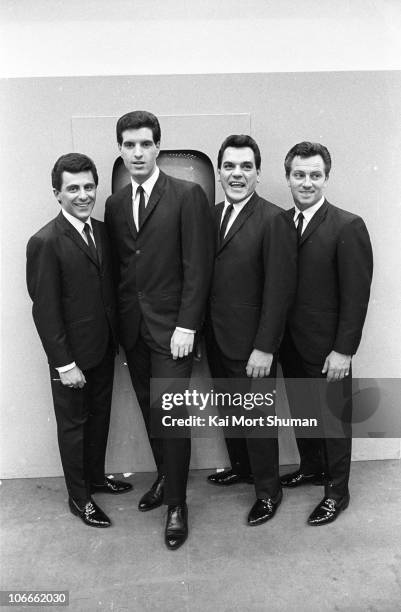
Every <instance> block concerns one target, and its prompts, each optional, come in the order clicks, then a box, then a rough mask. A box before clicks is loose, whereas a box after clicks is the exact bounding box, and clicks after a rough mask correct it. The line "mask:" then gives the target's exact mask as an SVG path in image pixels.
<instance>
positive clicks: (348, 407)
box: [280, 142, 373, 525]
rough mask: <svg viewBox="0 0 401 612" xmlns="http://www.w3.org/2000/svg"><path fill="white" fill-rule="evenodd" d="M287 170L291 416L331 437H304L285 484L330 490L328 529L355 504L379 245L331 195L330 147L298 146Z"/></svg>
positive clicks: (284, 356)
mask: <svg viewBox="0 0 401 612" xmlns="http://www.w3.org/2000/svg"><path fill="white" fill-rule="evenodd" d="M284 166H285V174H286V178H287V183H288V186H289V188H290V189H291V193H292V197H293V200H294V203H295V208H292V209H291V210H290V211H288V213H287V214H288V218H289V219H291V220H292V222H293V223H294V225H295V226H296V228H297V234H298V285H297V293H296V297H295V302H294V304H293V306H292V308H291V311H290V314H289V318H288V322H287V327H286V333H285V336H284V340H283V343H282V346H281V349H280V356H281V362H282V367H283V372H284V376H285V377H286V378H287V379H288V380H287V381H286V388H287V394H288V399H289V404H290V408H291V411H292V412H293V413H294V414H296V415H297V416H298V415H301V414H302V415H304V416H307V415H308V412H309V416H313V417H316V416H317V417H319V418H318V420H319V422H320V424H321V429H320V432H322V434H323V437H319V438H313V437H311V438H302V437H298V438H297V444H298V449H299V454H300V458H301V463H300V468H299V470H297V471H296V472H293V473H291V474H287V475H285V476H283V477H282V479H281V483H282V485H283V486H285V487H297V486H299V485H302V484H308V483H310V484H324V486H325V495H324V498H323V499H322V501H321V502H320V503H319V504H318V505H317V507H316V508H315V510H314V511H313V512H312V514H311V515H310V516H309V519H308V523H309V524H310V525H324V524H326V523H329V522H331V521H333V520H335V519H336V518H337V517H338V515H339V514H340V512H341V511H342V510H345V509H346V508H347V506H348V503H349V490H348V480H349V473H350V464H351V425H350V424H351V419H352V402H351V396H352V388H351V359H352V356H353V355H354V354H355V353H356V351H357V349H358V346H359V342H360V340H361V335H362V328H363V324H364V321H365V316H366V311H367V307H368V301H369V293H370V284H371V279H372V270H373V260H372V247H371V244H370V239H369V234H368V232H367V229H366V226H365V223H364V221H363V220H362V219H361V217H359V216H357V215H354V214H352V213H350V212H347V211H345V210H342V209H341V208H337V207H336V206H333V205H332V204H330V203H329V202H328V201H327V200H326V199H325V197H324V192H325V189H326V186H327V181H328V178H329V174H330V169H331V157H330V153H329V151H328V150H327V148H326V147H324V146H323V145H321V144H319V143H312V142H301V143H298V144H297V145H295V146H294V147H293V148H292V149H291V150H290V151H289V152H288V154H287V156H286V159H285V163H284ZM294 379H301V380H298V381H297V380H294ZM302 379H305V383H304V382H303V380H302ZM307 379H314V380H309V381H308V380H307ZM326 381H327V383H328V384H327V383H326ZM333 417H334V418H333ZM336 423H337V425H336Z"/></svg>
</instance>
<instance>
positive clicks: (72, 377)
mask: <svg viewBox="0 0 401 612" xmlns="http://www.w3.org/2000/svg"><path fill="white" fill-rule="evenodd" d="M60 380H61V384H62V385H65V386H66V387H73V388H74V389H82V387H83V386H84V384H85V383H86V379H85V376H84V375H83V372H82V370H80V369H79V367H78V366H74V367H73V368H71V370H68V371H67V372H60Z"/></svg>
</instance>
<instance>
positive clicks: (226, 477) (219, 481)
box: [207, 470, 253, 487]
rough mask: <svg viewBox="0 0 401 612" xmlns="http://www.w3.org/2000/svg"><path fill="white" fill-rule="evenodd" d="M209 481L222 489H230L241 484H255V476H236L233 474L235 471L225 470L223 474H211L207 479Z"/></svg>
mask: <svg viewBox="0 0 401 612" xmlns="http://www.w3.org/2000/svg"><path fill="white" fill-rule="evenodd" d="M207 481H208V482H211V483H212V484H215V485H219V486H221V487H229V486H230V485H234V484H238V483H239V482H246V483H248V484H253V476H252V475H251V474H247V475H245V476H243V475H241V474H236V473H235V472H233V470H224V471H223V472H216V473H215V474H210V475H209V476H208V477H207Z"/></svg>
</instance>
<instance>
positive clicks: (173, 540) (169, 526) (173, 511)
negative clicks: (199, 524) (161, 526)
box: [164, 503, 188, 550]
mask: <svg viewBox="0 0 401 612" xmlns="http://www.w3.org/2000/svg"><path fill="white" fill-rule="evenodd" d="M187 537H188V508H187V504H185V503H184V504H179V505H178V506H169V507H168V509H167V522H166V529H165V534H164V541H165V543H166V546H167V548H169V549H170V550H176V549H177V548H179V547H180V546H182V545H183V544H184V542H185V540H186V539H187Z"/></svg>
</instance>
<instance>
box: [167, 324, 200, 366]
mask: <svg viewBox="0 0 401 612" xmlns="http://www.w3.org/2000/svg"><path fill="white" fill-rule="evenodd" d="M194 338H195V333H194V332H184V331H181V330H179V329H176V330H175V331H174V333H173V335H172V336H171V342H170V348H171V355H172V357H173V359H178V358H180V357H188V355H189V354H190V353H192V349H193V347H194Z"/></svg>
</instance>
